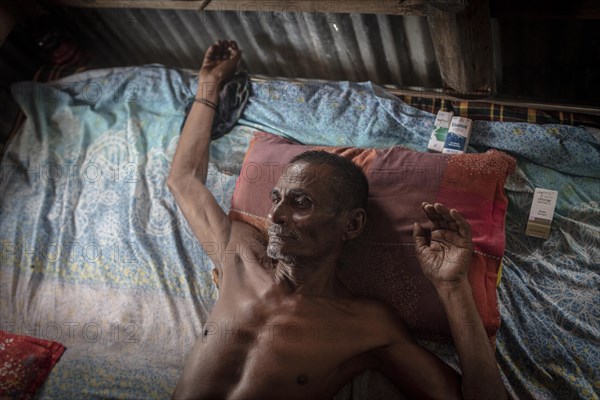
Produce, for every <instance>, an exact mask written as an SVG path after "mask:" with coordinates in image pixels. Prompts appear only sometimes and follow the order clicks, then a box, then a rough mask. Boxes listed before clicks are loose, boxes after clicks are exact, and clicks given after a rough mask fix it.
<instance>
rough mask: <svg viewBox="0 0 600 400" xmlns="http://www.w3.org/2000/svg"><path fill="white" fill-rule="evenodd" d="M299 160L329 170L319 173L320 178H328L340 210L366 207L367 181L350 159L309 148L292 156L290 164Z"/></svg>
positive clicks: (320, 169)
mask: <svg viewBox="0 0 600 400" xmlns="http://www.w3.org/2000/svg"><path fill="white" fill-rule="evenodd" d="M300 162H305V163H307V164H311V165H316V166H318V167H319V169H318V171H319V172H320V171H325V169H327V170H329V172H330V174H329V176H327V175H326V174H321V175H322V176H321V177H320V178H321V179H329V184H330V185H331V190H333V192H334V194H335V196H336V198H337V199H338V207H339V210H340V211H342V210H350V209H352V208H364V209H366V208H367V197H368V195H369V181H368V180H367V177H366V176H365V174H364V172H363V170H362V169H361V168H360V167H359V166H358V165H356V164H354V163H353V162H352V161H351V160H350V159H348V158H346V157H342V156H339V155H337V154H334V153H329V152H327V151H324V150H311V151H305V152H304V153H301V154H298V155H297V156H295V157H293V158H292V159H291V160H290V165H292V164H296V163H300Z"/></svg>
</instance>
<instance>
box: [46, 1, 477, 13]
mask: <svg viewBox="0 0 600 400" xmlns="http://www.w3.org/2000/svg"><path fill="white" fill-rule="evenodd" d="M45 2H46V3H47V4H51V5H57V6H67V7H81V8H155V9H174V10H206V11H258V12H311V13H361V14H389V15H421V16H424V15H429V14H431V13H432V12H433V11H434V10H436V9H439V8H440V7H443V9H444V10H446V11H448V10H450V11H452V12H457V11H459V10H462V9H463V8H464V2H465V0H403V1H391V0H379V1H364V0H349V1H330V0H312V1H294V0H291V1H285V0H280V1H277V0H269V1H265V0H262V1H261V0H259V1H239V0H212V1H209V2H207V1H202V0H199V1H196V0H187V1H186V0H136V1H132V0H92V1H90V0H46V1H45ZM441 4H443V6H442V5H441Z"/></svg>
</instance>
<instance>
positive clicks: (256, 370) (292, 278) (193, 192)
mask: <svg viewBox="0 0 600 400" xmlns="http://www.w3.org/2000/svg"><path fill="white" fill-rule="evenodd" d="M240 57H241V51H240V50H239V49H238V47H237V44H236V43H235V42H229V41H223V42H221V41H219V42H218V43H217V44H215V45H213V46H211V47H210V48H209V49H208V51H207V53H206V55H205V58H204V62H203V65H202V68H201V69H200V72H199V79H200V81H199V89H198V96H197V97H198V98H202V99H205V100H208V101H211V102H215V103H216V102H217V101H218V88H219V85H220V84H221V83H222V82H224V81H225V80H226V79H228V78H229V77H230V76H231V75H232V74H233V73H234V71H235V69H236V67H237V64H238V62H239V60H240ZM213 116H214V110H213V108H212V107H211V104H210V103H207V102H204V103H203V102H194V105H193V107H192V109H191V111H190V113H189V115H188V118H187V121H186V123H185V126H184V128H183V132H182V134H181V138H180V141H179V145H178V147H177V152H176V154H175V157H174V159H173V165H172V168H171V173H170V176H169V179H168V183H167V184H168V187H169V189H170V190H171V192H172V193H173V195H174V197H175V199H176V201H177V203H178V205H179V207H180V208H181V210H182V211H183V214H184V215H185V218H186V219H187V221H188V223H189V224H190V226H191V228H192V230H193V231H194V234H195V235H196V237H197V238H198V240H199V241H200V243H201V244H203V245H204V244H205V243H206V244H208V243H210V244H215V243H219V244H222V245H221V246H219V248H220V249H221V250H220V252H219V253H217V254H212V255H211V259H212V261H213V262H214V264H215V266H216V268H217V271H218V277H219V298H218V300H217V302H216V304H215V306H214V308H213V310H212V312H211V313H210V315H209V316H208V319H207V322H206V324H205V325H204V330H203V332H202V334H201V336H200V337H199V338H198V340H197V342H196V344H195V345H194V347H193V349H192V351H191V353H190V355H189V356H188V359H187V361H186V364H185V368H184V371H183V374H182V376H181V379H180V381H179V383H178V385H177V387H176V389H175V393H174V394H173V398H174V399H241V400H251V399H257V400H267V399H331V398H332V397H334V396H335V394H336V393H337V392H338V391H339V390H340V389H341V387H342V386H343V385H344V384H346V383H347V382H348V381H349V380H350V379H351V378H352V377H354V376H355V375H357V374H359V373H360V372H362V371H364V370H365V369H378V370H380V371H382V372H383V373H384V374H385V375H386V376H387V377H388V378H389V379H390V380H391V381H392V382H394V383H395V384H396V385H397V386H398V388H399V389H400V390H401V391H402V392H403V393H404V394H406V395H407V396H408V397H409V398H416V399H425V398H440V399H450V398H469V399H477V400H482V399H503V398H506V392H505V389H504V386H503V384H502V380H501V378H500V373H499V371H498V367H497V365H496V361H495V358H494V353H493V351H492V349H491V348H490V344H489V342H488V339H487V336H486V333H485V330H484V327H483V324H482V322H481V319H480V317H479V315H478V313H477V309H476V307H475V304H474V302H473V298H472V294H471V288H470V286H469V282H468V280H467V267H468V263H469V259H470V254H471V232H470V226H469V224H468V223H467V222H466V220H465V219H464V218H463V217H462V216H461V215H460V214H459V213H458V212H456V210H448V209H447V208H445V207H444V206H442V205H441V204H434V205H431V204H426V203H424V204H423V210H424V212H425V213H426V214H427V216H428V217H429V219H430V220H431V222H432V225H433V230H432V232H431V237H430V238H429V237H428V235H426V234H425V230H424V228H423V227H422V226H421V225H419V224H415V226H414V239H415V247H416V253H417V256H418V258H419V261H420V263H421V266H422V269H423V272H424V274H425V275H426V276H427V277H428V278H429V279H430V280H431V282H432V283H433V285H434V286H435V288H436V289H437V293H438V295H439V298H440V300H441V302H442V304H443V306H444V309H445V311H446V314H447V316H448V320H449V322H450V326H451V330H452V337H453V340H454V344H455V346H456V350H457V353H458V356H459V360H460V367H461V371H462V374H461V375H459V374H457V373H456V372H455V371H454V370H452V369H451V368H450V367H448V366H447V365H446V364H445V363H443V362H442V361H441V360H440V359H438V358H437V357H435V356H434V355H433V354H431V353H429V352H428V351H426V350H425V349H424V348H422V347H420V346H419V345H418V343H417V342H415V340H414V339H413V338H412V337H411V335H410V333H409V332H408V330H407V328H406V327H405V325H404V324H403V322H402V321H401V320H399V319H398V318H397V317H396V316H395V314H394V313H393V312H392V311H390V308H388V307H387V306H385V305H383V304H382V303H379V302H376V301H374V300H367V299H360V298H355V297H352V296H351V295H350V294H349V293H348V292H347V291H346V290H345V289H344V288H343V286H342V285H341V284H340V282H339V281H338V280H337V278H336V274H335V268H336V261H337V259H338V256H339V255H340V253H341V252H342V251H343V246H344V242H345V241H347V240H351V239H353V238H355V237H356V236H358V235H359V234H360V233H361V231H362V230H363V228H364V226H365V222H366V214H365V209H364V201H365V197H366V191H367V190H368V188H367V187H365V186H362V187H363V189H362V191H363V195H362V196H356V195H355V193H357V192H360V190H350V191H348V190H345V188H347V187H348V185H345V184H344V182H343V179H347V178H344V176H342V175H341V174H339V172H340V170H339V163H340V162H341V163H346V164H342V168H344V169H346V170H348V169H352V168H355V169H358V167H356V166H354V164H352V163H351V162H349V161H348V160H345V159H342V160H341V161H340V160H337V156H336V157H333V158H330V157H327V156H324V155H323V154H318V153H317V154H314V153H313V154H312V155H309V157H308V158H307V159H304V160H302V159H301V160H300V161H296V162H294V163H293V164H292V166H291V167H290V168H288V169H287V172H286V174H285V175H284V176H282V178H281V179H280V180H279V181H278V183H277V185H276V186H275V188H274V190H273V192H272V202H273V204H272V208H271V210H270V212H269V215H268V219H269V221H270V223H271V225H270V227H269V229H268V243H265V242H264V240H263V239H262V235H261V234H259V232H257V231H256V230H255V229H254V228H253V227H251V226H249V225H247V224H244V223H241V222H236V221H231V220H230V219H229V218H228V216H227V215H226V214H225V213H224V212H223V210H222V209H221V208H220V206H219V204H218V203H217V201H216V200H215V198H214V197H213V195H212V194H211V193H210V192H209V191H208V189H207V188H206V186H205V185H204V183H205V181H206V171H207V163H208V150H209V144H210V130H211V124H212V120H213ZM348 163H349V165H347V164H348ZM317 168H318V173H317ZM358 170H359V169H358ZM355 172H356V171H355ZM315 176H317V177H318V179H315ZM356 176H357V177H358V179H353V180H352V182H350V186H353V188H355V187H357V184H358V187H361V185H360V181H361V180H362V179H364V175H361V172H360V170H359V172H358V175H356ZM361 197H362V198H361ZM248 249H250V250H251V254H252V256H251V257H249V256H248V254H249V251H248ZM211 253H212V251H211Z"/></svg>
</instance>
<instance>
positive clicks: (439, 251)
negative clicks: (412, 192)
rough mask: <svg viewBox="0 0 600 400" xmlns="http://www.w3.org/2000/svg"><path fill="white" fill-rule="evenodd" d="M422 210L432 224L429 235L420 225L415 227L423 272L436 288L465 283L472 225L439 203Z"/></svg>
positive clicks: (416, 247)
mask: <svg viewBox="0 0 600 400" xmlns="http://www.w3.org/2000/svg"><path fill="white" fill-rule="evenodd" d="M422 208H423V211H424V212H425V214H427V217H428V218H429V220H430V221H431V223H432V229H431V231H430V232H429V231H426V230H425V228H423V226H422V225H421V224H419V223H415V224H414V226H413V237H414V239H415V250H416V254H417V259H418V260H419V263H420V264H421V269H422V270H423V273H424V274H425V276H426V277H427V278H428V279H429V280H430V281H431V282H432V283H433V284H434V286H435V287H436V288H437V289H440V288H441V287H442V286H445V287H448V286H450V287H451V286H454V285H458V284H460V283H462V282H464V281H465V280H466V279H467V271H468V267H469V262H470V260H471V254H472V246H473V244H472V242H471V226H470V225H469V223H468V222H467V220H466V219H465V218H464V217H463V216H462V215H461V214H460V213H459V212H458V211H456V210H454V209H452V210H449V209H448V208H446V207H444V206H443V205H442V204H440V203H435V204H429V203H423V204H422ZM429 233H430V234H429Z"/></svg>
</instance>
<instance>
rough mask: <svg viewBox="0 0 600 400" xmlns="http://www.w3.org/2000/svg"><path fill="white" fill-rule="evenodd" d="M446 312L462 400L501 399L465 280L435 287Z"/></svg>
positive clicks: (501, 386) (500, 385) (493, 364)
mask: <svg viewBox="0 0 600 400" xmlns="http://www.w3.org/2000/svg"><path fill="white" fill-rule="evenodd" d="M436 289H437V292H438V295H439V297H440V300H441V302H442V305H443V307H444V309H445V311H446V315H447V317H448V322H449V324H450V330H451V332H452V338H453V340H454V345H455V347H456V352H457V353H458V358H459V362H460V369H461V371H462V383H461V389H462V393H463V397H464V398H465V399H505V398H506V390H505V389H504V384H503V383H502V379H501V377H500V372H499V370H498V366H497V364H496V358H495V356H494V352H493V351H492V348H491V346H490V342H489V340H488V337H487V334H486V331H485V328H484V326H483V323H482V322H481V318H480V316H479V313H478V312H477V307H476V306H475V302H474V301H473V295H472V292H471V286H470V284H469V282H468V281H467V280H466V279H465V280H464V281H463V282H462V283H460V284H457V285H448V286H441V287H437V288H436Z"/></svg>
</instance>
